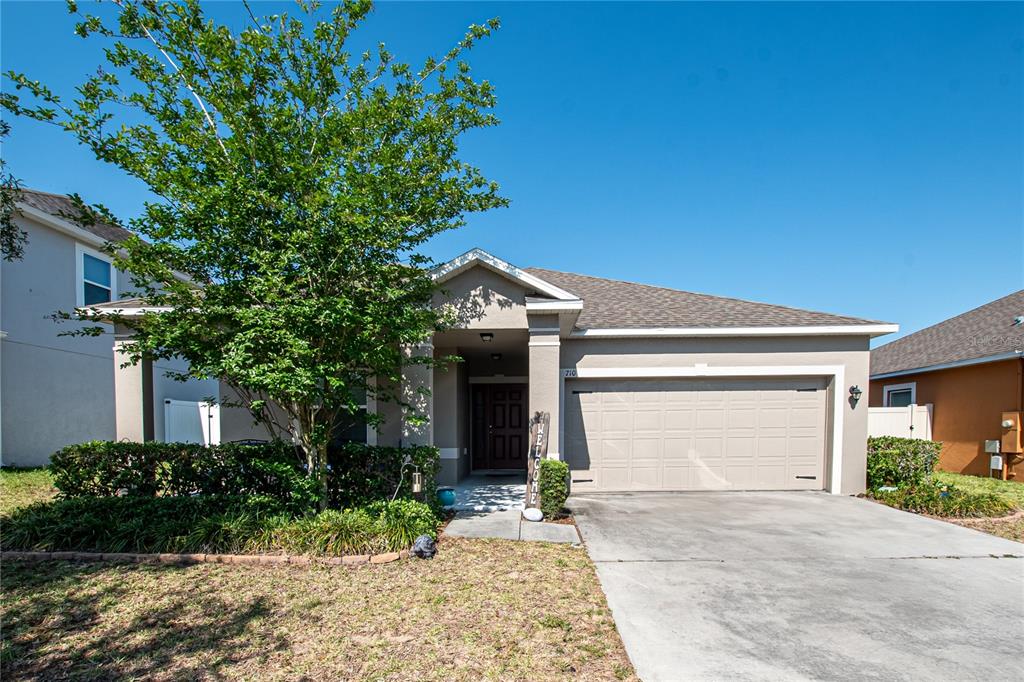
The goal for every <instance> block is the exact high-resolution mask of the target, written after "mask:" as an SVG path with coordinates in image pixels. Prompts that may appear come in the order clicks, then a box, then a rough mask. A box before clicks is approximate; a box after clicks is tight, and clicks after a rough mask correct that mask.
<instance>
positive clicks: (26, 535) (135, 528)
mask: <svg viewBox="0 0 1024 682" xmlns="http://www.w3.org/2000/svg"><path fill="white" fill-rule="evenodd" d="M436 532H437V518H436V517H435V516H434V514H433V512H432V511H431V509H430V508H429V507H428V506H427V505H425V504H422V503H420V502H414V501H412V500H396V501H395V502H380V503H378V504H375V505H372V506H371V507H369V508H364V509H354V510H349V509H347V510H344V511H338V510H327V511H324V512H321V513H319V514H314V513H309V514H306V515H302V516H298V517H295V516H294V515H292V514H291V513H289V511H288V510H287V508H286V506H285V505H282V504H281V503H280V502H278V501H276V500H273V499H271V498H259V497H249V498H239V497H228V496H207V497H142V496H126V497H82V498H73V499H64V500H55V501H53V502H40V503H36V504H33V505H30V506H28V507H23V508H21V509H18V510H16V511H15V512H13V513H12V514H10V515H9V516H7V517H4V519H3V533H2V535H0V544H2V546H3V548H4V549H20V550H36V551H83V552H143V553H159V552H184V553H226V554H239V553H250V552H256V553H276V552H285V553H289V554H314V555H335V556H336V555H340V554H370V553H377V552H384V551H397V550H400V549H407V548H409V547H410V546H411V545H412V542H413V540H414V539H415V538H416V537H417V536H419V535H422V534H424V533H426V534H427V535H430V536H431V537H436Z"/></svg>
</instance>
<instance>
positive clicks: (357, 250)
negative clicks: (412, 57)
mask: <svg viewBox="0 0 1024 682" xmlns="http://www.w3.org/2000/svg"><path fill="white" fill-rule="evenodd" d="M114 5H115V6H116V7H117V10H118V11H117V12H116V17H115V18H113V19H110V18H109V17H99V16H92V15H82V14H80V12H79V8H78V6H77V5H76V4H75V3H74V2H69V9H70V11H72V12H74V13H76V14H80V17H81V21H80V23H79V24H78V27H77V33H78V35H79V36H81V37H83V38H87V39H90V40H93V39H95V40H100V41H102V42H103V43H104V44H105V45H106V48H105V55H106V64H105V65H103V66H102V67H101V68H99V69H97V71H96V72H95V74H94V75H92V76H91V77H89V78H88V79H87V80H86V81H85V82H84V83H82V84H81V85H80V86H79V87H78V88H77V94H76V96H75V97H74V98H73V99H72V100H70V101H68V100H66V99H65V98H63V97H61V96H60V95H58V94H57V93H55V92H54V91H53V90H52V89H50V88H49V87H47V86H46V85H45V84H44V83H40V82H39V81H36V80H32V79H31V78H30V77H29V76H27V75H25V74H20V73H8V74H7V77H8V79H9V81H10V82H9V87H8V88H6V89H5V92H4V93H2V94H0V106H2V107H3V108H5V109H6V110H7V111H9V112H12V113H14V114H17V115H21V116H26V117H29V118H32V119H36V120H38V121H44V122H46V123H50V124H53V125H55V126H57V127H59V128H61V129H63V130H65V131H67V132H68V133H69V134H70V135H72V136H74V137H75V138H76V139H77V140H78V141H79V142H80V143H81V144H83V145H85V146H87V147H88V148H90V149H91V150H92V151H93V153H94V154H95V155H96V157H97V158H98V159H100V160H102V161H105V162H107V163H110V164H113V165H114V166H117V167H118V168H120V169H122V170H123V171H124V172H126V173H127V174H129V175H130V176H132V177H135V178H137V179H139V180H140V181H141V182H142V183H143V184H144V185H145V186H146V187H147V188H148V189H149V190H150V192H151V193H152V195H153V197H154V199H153V200H152V201H149V202H147V203H146V205H145V209H144V211H143V212H142V214H141V215H140V216H138V217H137V218H133V219H131V220H129V221H127V227H128V228H130V229H131V230H132V231H133V232H134V233H136V234H137V235H138V236H137V237H136V238H133V239H129V240H128V241H126V242H124V243H121V244H118V245H117V248H116V249H111V253H112V254H113V255H114V256H115V259H116V264H117V266H118V267H119V268H120V269H122V270H125V271H127V272H129V273H131V275H132V278H133V282H134V287H135V289H136V290H135V291H134V292H133V293H134V294H137V295H138V296H140V297H141V298H143V299H144V300H145V303H146V305H147V306H148V307H149V308H150V309H156V310H159V311H161V312H150V313H148V314H146V315H143V316H141V317H126V316H122V315H116V314H113V315H111V314H107V315H106V319H109V320H112V321H113V322H115V323H116V324H118V325H121V326H123V327H126V328H128V329H130V330H131V331H133V332H134V336H133V337H132V339H131V341H130V342H129V343H128V345H127V346H126V348H125V350H126V351H127V353H128V355H129V357H130V359H131V361H133V362H135V361H138V360H139V359H141V358H143V357H148V358H155V359H161V358H172V357H179V358H183V359H185V360H187V361H188V363H189V370H188V371H187V372H186V373H183V374H179V375H176V377H175V378H178V379H187V378H189V377H198V378H217V379H219V380H221V381H222V382H223V383H224V384H226V385H228V386H230V387H232V388H234V389H235V391H234V393H235V394H236V395H237V399H236V398H232V399H231V400H230V401H228V403H229V404H234V405H240V406H242V407H244V408H246V409H248V410H249V411H250V412H251V413H252V415H253V417H254V419H256V420H258V421H261V422H263V423H264V424H267V425H268V427H270V428H271V430H272V431H273V432H274V433H276V434H277V435H285V434H287V435H289V436H290V437H291V438H292V439H293V440H294V441H295V442H297V443H298V444H299V445H300V446H301V447H302V449H303V451H304V453H305V455H306V458H307V464H308V466H307V469H308V471H309V472H310V473H311V474H312V475H313V476H314V477H316V478H318V479H319V480H320V481H321V483H322V482H323V477H324V472H325V471H326V446H327V443H329V442H330V440H331V436H332V434H333V433H334V432H335V430H336V426H337V424H338V423H339V421H343V419H344V418H345V417H346V415H347V416H351V415H354V414H356V413H357V412H358V409H359V402H358V401H357V398H356V396H358V395H362V394H363V393H369V394H371V395H373V396H374V397H375V398H376V400H377V401H378V402H381V401H397V402H402V398H401V395H400V394H399V392H398V389H397V387H398V386H399V385H400V376H401V366H402V363H403V357H402V347H403V346H406V345H408V344H415V343H418V342H420V341H422V340H423V339H425V338H426V337H428V336H429V335H430V334H431V333H433V332H434V331H436V330H437V329H441V328H444V326H445V325H446V324H448V323H449V322H450V320H448V319H447V318H446V314H445V313H444V312H443V311H441V310H440V309H438V308H436V307H435V306H432V305H431V302H432V296H433V294H434V285H433V281H432V280H431V277H430V274H429V266H430V265H431V263H430V261H429V260H428V259H427V258H425V257H424V256H422V255H421V253H420V251H421V247H422V246H423V245H424V244H425V243H426V242H427V241H428V240H430V239H432V238H433V237H435V236H437V235H438V234H441V233H443V232H445V231H448V230H452V229H455V228H458V227H460V226H462V225H463V224H464V223H465V221H466V216H467V215H469V214H472V213H478V212H482V211H487V210H490V209H492V208H496V207H500V206H504V205H506V203H507V202H506V200H505V199H504V198H502V197H501V196H500V195H499V192H498V187H497V185H496V184H495V183H494V182H492V181H490V180H488V179H487V178H485V177H484V175H483V174H482V172H481V171H480V170H479V169H477V168H476V167H474V166H473V165H471V164H470V163H468V162H466V161H465V160H463V158H462V156H461V153H460V141H461V139H462V137H463V135H464V134H465V133H468V132H470V131H473V130H477V129H481V128H488V127H491V126H494V125H496V124H497V122H498V121H497V118H496V117H495V115H494V113H493V110H494V107H495V104H496V100H495V95H494V89H493V86H492V85H491V84H490V83H489V82H487V81H486V80H480V79H477V78H476V77H474V75H473V73H472V70H471V68H470V65H469V63H468V61H467V60H466V57H467V54H468V52H469V51H470V50H471V49H472V48H473V47H474V46H475V45H476V44H477V43H478V41H480V40H481V39H483V38H485V37H486V36H488V35H490V34H491V32H492V31H494V30H495V29H497V28H498V21H497V20H491V21H488V22H487V23H485V24H482V25H473V26H470V27H469V29H468V31H467V33H466V35H465V36H464V38H463V39H462V40H460V41H459V42H458V43H457V44H456V45H454V46H453V47H451V49H449V50H447V51H445V52H444V53H443V54H441V55H439V56H438V57H436V58H432V59H428V60H427V61H426V63H424V64H423V65H422V66H421V67H419V68H414V67H411V66H410V65H409V64H406V63H403V62H401V61H400V60H398V59H396V57H395V56H394V55H393V54H392V53H391V52H389V51H388V50H387V49H386V48H385V46H384V45H383V44H381V45H379V46H378V47H377V49H375V50H371V51H364V52H361V53H358V54H353V50H352V48H351V40H350V38H351V36H352V35H353V33H354V32H355V31H356V29H357V27H358V26H359V25H360V23H361V22H362V21H363V20H364V19H365V18H366V16H367V14H368V13H369V12H370V11H371V5H370V3H369V2H366V1H364V0H346V1H345V2H341V3H338V4H336V5H332V6H330V8H321V7H320V6H319V4H318V3H315V2H300V3H299V4H298V5H297V10H296V12H295V13H294V14H288V13H277V14H272V15H268V16H257V15H256V14H255V12H254V11H253V10H254V9H259V8H260V7H261V6H260V5H249V4H248V3H245V7H246V8H247V9H248V10H249V17H250V21H249V22H248V25H246V26H245V27H243V28H241V29H240V30H239V29H238V28H237V27H234V26H229V25H226V24H221V23H218V22H217V21H215V20H214V19H213V18H211V17H210V16H208V15H207V14H206V12H205V11H204V8H203V5H202V4H201V3H200V2H198V0H175V1H170V2H158V1H156V0H114ZM80 203H81V213H82V216H81V218H80V219H81V220H82V221H83V222H84V221H90V220H102V221H106V222H114V223H116V222H117V218H116V216H113V215H112V214H111V213H110V212H109V211H108V210H106V209H105V208H104V207H103V206H102V205H99V204H95V205H92V206H85V204H84V202H80ZM87 317H88V316H87ZM92 317H93V319H98V317H96V316H92ZM90 330H91V331H90ZM77 333H95V329H93V328H89V329H88V330H81V331H79V332H77ZM405 362H406V363H409V362H413V363H416V362H422V363H432V362H433V359H432V358H430V357H414V358H411V359H406V360H405ZM403 407H404V408H406V409H407V410H413V415H412V416H413V417H415V416H416V415H415V406H411V405H404V404H403Z"/></svg>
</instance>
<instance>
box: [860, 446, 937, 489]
mask: <svg viewBox="0 0 1024 682" xmlns="http://www.w3.org/2000/svg"><path fill="white" fill-rule="evenodd" d="M941 451H942V443H939V442H936V441H931V440H919V439H915V438H897V437H895V436H875V437H872V438H868V466H867V468H868V471H867V474H868V476H867V484H868V488H869V489H871V490H875V489H877V488H879V487H881V486H896V487H910V486H917V485H920V484H922V483H924V482H925V481H927V480H928V479H929V478H930V477H931V474H932V471H933V470H934V469H935V464H936V463H937V462H938V461H939V453H940V452H941Z"/></svg>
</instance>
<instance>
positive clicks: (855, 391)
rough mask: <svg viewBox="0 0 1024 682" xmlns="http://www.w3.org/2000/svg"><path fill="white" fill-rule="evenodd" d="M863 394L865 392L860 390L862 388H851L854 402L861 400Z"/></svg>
mask: <svg viewBox="0 0 1024 682" xmlns="http://www.w3.org/2000/svg"><path fill="white" fill-rule="evenodd" d="M863 393H864V391H862V390H860V386H850V397H851V398H853V399H854V401H857V400H860V397H861V395H862V394H863Z"/></svg>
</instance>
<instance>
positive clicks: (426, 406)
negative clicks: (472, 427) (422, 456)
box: [402, 341, 434, 445]
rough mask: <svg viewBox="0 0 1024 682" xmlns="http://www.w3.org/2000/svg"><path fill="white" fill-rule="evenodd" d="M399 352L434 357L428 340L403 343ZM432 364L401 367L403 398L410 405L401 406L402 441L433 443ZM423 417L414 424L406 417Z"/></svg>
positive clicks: (405, 443)
mask: <svg viewBox="0 0 1024 682" xmlns="http://www.w3.org/2000/svg"><path fill="white" fill-rule="evenodd" d="M402 354H403V356H404V357H406V358H412V357H433V355H434V344H433V343H432V342H431V341H424V342H422V343H419V344H416V345H411V346H405V347H403V348H402ZM433 390H434V368H433V367H432V366H431V365H422V364H416V365H410V364H407V365H405V366H404V367H403V368H402V401H403V402H405V403H408V404H409V405H411V406H412V407H413V409H411V410H410V409H409V408H404V409H403V410H402V443H403V445H433V444H434V396H433ZM412 416H416V417H421V418H426V419H427V421H426V423H423V424H415V423H413V422H412V421H410V419H409V417H412Z"/></svg>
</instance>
